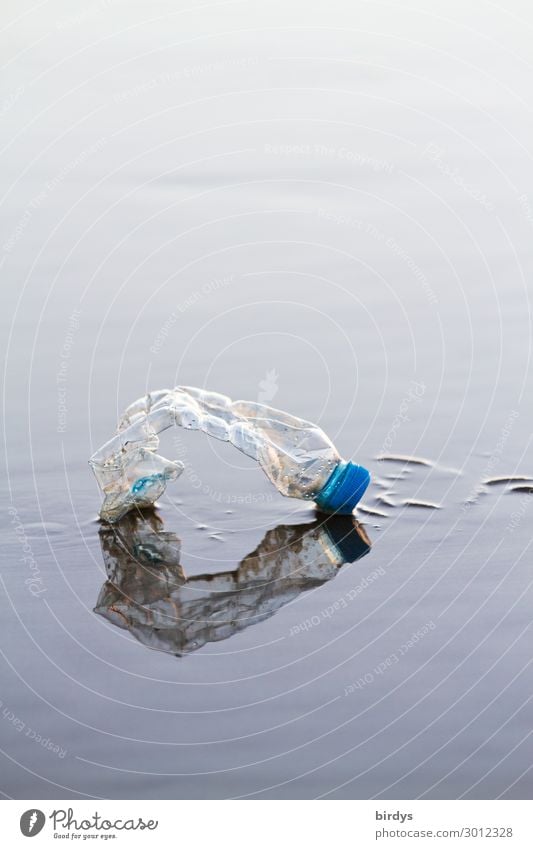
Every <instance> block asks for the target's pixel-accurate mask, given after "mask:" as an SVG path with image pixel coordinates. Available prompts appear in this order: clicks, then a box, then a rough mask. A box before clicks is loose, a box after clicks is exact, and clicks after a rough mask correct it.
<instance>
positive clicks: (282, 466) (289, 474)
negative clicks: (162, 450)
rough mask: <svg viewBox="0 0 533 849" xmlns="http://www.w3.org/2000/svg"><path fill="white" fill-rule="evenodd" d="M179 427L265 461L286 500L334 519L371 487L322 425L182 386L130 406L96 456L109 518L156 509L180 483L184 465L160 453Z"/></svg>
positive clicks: (350, 508)
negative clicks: (163, 436) (163, 439)
mask: <svg viewBox="0 0 533 849" xmlns="http://www.w3.org/2000/svg"><path fill="white" fill-rule="evenodd" d="M173 425H176V426H178V427H183V428H186V429H188V430H201V431H203V432H204V433H206V434H208V435H209V436H213V437H215V439H221V440H223V441H224V442H231V444H232V445H234V446H235V447H236V448H238V449H239V451H242V452H243V454H246V455H247V456H248V457H252V458H253V459H254V460H257V462H258V463H259V465H260V466H261V468H262V469H263V471H264V473H265V474H266V476H267V477H268V478H269V480H270V481H271V482H272V483H273V484H274V486H275V487H276V489H277V490H278V492H280V493H281V494H282V495H287V496H289V497H291V498H305V499H307V500H313V501H315V502H316V504H317V506H318V507H319V508H320V510H322V511H324V512H326V513H341V514H349V513H351V512H352V511H353V509H354V507H355V505H356V504H357V502H358V501H359V500H360V498H361V496H362V495H363V493H364V491H365V490H366V488H367V486H368V484H369V482H370V474H369V472H368V471H367V470H366V469H364V468H363V467H362V466H358V465H357V464H356V463H352V462H345V461H344V460H342V459H341V457H340V455H339V454H338V452H337V450H336V448H335V446H334V445H333V443H332V442H331V440H330V439H328V437H327V436H326V434H325V433H324V431H323V430H321V428H319V427H318V426H317V425H315V424H312V423H311V422H308V421H305V420H304V419H299V418H297V417H296V416H291V415H289V414H288V413H284V412H282V411H281V410H275V409H274V408H273V407H267V406H265V405H264V404H259V403H255V402H253V401H232V400H231V399H230V398H228V397H227V396H226V395H220V394H219V393H218V392H207V391H206V390H204V389H195V388H194V387H191V386H178V387H176V389H162V390H159V391H158V392H151V393H149V394H148V395H145V396H144V397H143V398H139V399H138V400H137V401H135V402H134V403H133V404H130V406H129V407H128V408H127V410H126V411H125V413H124V415H123V416H122V418H121V420H120V422H119V425H118V432H117V435H116V436H115V437H113V439H111V440H110V441H109V442H106V443H105V445H103V446H102V447H101V448H100V449H99V450H98V451H97V452H96V453H95V454H93V456H92V457H91V459H90V461H89V462H90V465H91V467H92V469H93V471H94V473H95V475H96V479H97V480H98V483H99V485H100V487H101V489H102V491H103V493H104V496H105V498H104V502H103V504H102V508H101V511H100V516H101V518H102V519H105V520H107V521H110V522H116V521H118V520H119V519H120V518H121V517H122V516H124V515H125V514H126V513H127V512H128V511H129V510H131V509H132V508H134V507H147V506H149V505H151V504H153V503H154V502H155V501H156V499H157V498H159V497H160V495H161V494H162V493H163V492H164V490H165V488H166V485H167V482H168V481H169V480H174V479H176V478H177V477H179V475H180V474H181V473H182V471H183V469H184V466H183V463H181V462H179V461H175V462H174V461H171V460H166V459H165V458H164V457H161V456H160V455H159V454H157V453H156V451H157V448H158V446H159V437H158V434H159V433H161V432H162V431H164V430H167V428H169V427H172V426H173Z"/></svg>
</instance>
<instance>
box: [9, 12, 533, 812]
mask: <svg viewBox="0 0 533 849" xmlns="http://www.w3.org/2000/svg"><path fill="white" fill-rule="evenodd" d="M7 5H8V8H7V10H6V14H5V21H4V24H3V26H2V36H1V39H2V47H3V50H2V53H3V57H4V63H5V69H4V72H3V75H2V82H1V84H0V95H1V96H0V116H1V121H2V125H3V134H2V139H3V141H2V152H1V159H0V162H1V169H2V202H1V203H2V205H1V212H2V244H1V246H0V247H1V261H2V279H3V289H4V304H5V305H4V308H3V310H2V314H1V316H0V322H1V328H2V340H3V345H4V348H3V350H4V352H5V369H6V372H5V387H4V405H5V407H4V418H5V462H6V470H5V474H4V475H3V484H4V489H5V494H6V498H5V502H4V503H5V507H4V509H3V511H2V523H3V556H2V571H1V587H0V590H1V594H2V615H1V617H0V649H1V658H0V663H1V669H2V678H1V680H2V689H1V693H0V699H1V702H2V704H1V706H0V746H1V752H2V754H1V757H2V765H1V776H2V778H1V786H0V789H1V791H2V793H3V794H4V795H5V796H7V797H14V798H41V799H43V798H50V799H53V798H65V797H72V798H92V797H95V798H99V797H103V798H197V797H200V798H202V797H203V798H226V797H249V798H313V797H327V798H371V797H376V798H379V797H381V798H384V799H386V798H390V799H393V798H398V799H410V798H417V797H423V798H457V797H462V798H469V799H473V798H496V797H500V796H501V797H504V798H528V797H531V793H532V773H531V771H530V768H531V736H530V735H531V698H532V694H533V690H532V673H531V635H530V633H529V628H530V624H531V601H532V590H531V553H530V539H531V530H530V528H531V516H532V514H533V513H532V505H533V500H532V497H531V492H530V491H529V490H530V488H531V485H532V482H531V477H529V476H532V475H533V457H532V452H531V444H530V438H531V393H532V375H531V359H530V355H531V305H530V300H529V299H530V292H531V273H532V253H531V235H532V227H533V212H532V209H533V185H532V179H533V168H532V159H531V130H532V121H531V113H532V97H531V91H532V85H531V83H532V73H531V63H530V59H531V56H530V44H531V30H532V24H533V22H532V20H531V11H530V9H529V8H528V6H527V4H526V3H522V2H518V0H515V2H512V3H511V4H506V9H505V10H504V9H501V8H498V7H497V6H496V5H493V4H480V3H477V2H470V3H466V4H465V3H464V2H461V3H459V2H452V3H449V2H446V3H443V2H438V3H436V4H431V8H429V9H428V8H427V7H426V6H424V5H423V4H419V5H420V8H419V9H417V8H416V7H413V6H412V5H410V4H403V3H401V4H398V3H386V2H379V3H378V2H375V3H374V2H372V3H369V2H356V3H349V4H348V3H346V4H344V3H339V2H335V0H333V2H330V3H327V4H311V8H308V5H307V4H304V3H301V2H290V3H286V2H284V3H278V2H273V3H268V4H264V3H259V2H256V0H253V2H222V3H216V4H212V5H209V4H208V5H198V7H197V8H193V9H192V10H191V9H189V8H188V5H189V6H190V5H193V4H185V3H183V4H182V3H179V4H175V3H170V2H164V0H158V2H156V3H153V4H150V7H149V8H148V6H147V5H146V4H141V3H139V2H133V3H131V2H129V3H128V4H124V3H121V2H118V0H117V2H107V3H103V2H102V3H96V4H93V6H90V7H87V6H85V4H81V3H78V2H76V3H72V2H68V3H67V2H66V0H64V1H63V0H54V2H52V3H49V4H45V5H42V6H40V7H36V8H34V9H33V8H31V6H30V4H29V3H23V4H22V6H21V4H20V3H17V4H15V3H11V2H10V3H8V4H7ZM179 384H186V385H193V386H205V387H207V388H210V389H214V390H217V391H220V392H224V393H226V394H228V395H230V396H231V397H233V398H244V399H251V400H261V401H264V402H266V403H269V404H271V405H273V406H276V407H279V408H281V409H286V410H289V411H290V412H292V413H295V414H298V415H301V416H302V417H304V418H307V419H311V420H314V421H317V422H319V423H320V425H321V426H322V427H323V428H324V430H326V432H327V433H328V434H329V435H330V436H331V437H332V439H333V440H334V441H335V443H336V445H337V447H338V448H339V451H340V452H341V454H342V455H343V456H345V457H347V458H349V457H353V458H354V459H356V460H357V461H358V462H360V463H362V464H364V465H366V466H367V467H368V468H369V469H370V470H371V472H372V475H373V484H372V486H371V488H370V489H369V491H368V493H367V495H366V497H365V499H364V503H363V508H364V510H362V511H360V512H359V513H358V515H357V519H358V521H359V522H360V523H362V526H363V527H359V528H358V529H355V530H354V529H352V530H350V529H349V528H348V530H347V531H346V534H348V533H349V535H351V538H352V543H353V544H354V546H355V548H356V549H357V551H356V552H355V554H356V555H357V556H359V555H364V556H361V557H360V559H357V560H355V562H352V563H348V562H347V563H346V564H345V565H343V566H340V565H335V566H332V565H331V563H329V564H328V562H327V560H326V559H325V555H324V551H327V545H326V546H324V540H325V539H326V538H325V537H324V533H325V530H324V528H323V526H322V523H321V521H320V520H318V521H317V519H316V517H315V515H314V513H313V510H312V509H311V508H310V506H309V505H307V504H305V503H301V502H298V501H293V500H288V499H284V498H282V497H281V496H278V494H277V493H276V492H274V491H273V490H272V487H271V486H270V484H269V483H268V481H267V479H266V478H265V477H264V476H263V475H262V473H261V472H260V470H258V469H257V467H256V466H255V465H254V464H253V463H252V462H251V461H249V460H248V459H247V458H246V457H244V456H242V455H240V454H238V453H237V452H236V451H235V449H233V448H232V447H231V446H228V445H226V444H222V443H216V442H214V441H212V440H211V441H210V440H208V438H207V437H204V436H203V435H201V434H193V433H184V434H183V433H182V434H180V433H178V432H177V431H176V432H175V433H171V434H169V435H165V438H164V439H163V440H162V448H163V449H164V450H163V451H162V453H163V454H165V456H167V457H177V456H180V457H181V458H182V459H184V460H185V462H186V464H187V472H186V473H185V474H184V475H183V476H182V478H181V479H180V480H179V481H178V482H176V483H175V484H172V485H170V486H169V488H168V490H167V493H166V494H165V497H164V498H163V499H162V500H161V503H160V505H159V509H158V513H157V515H151V516H147V517H144V519H143V522H142V523H141V524H140V527H139V526H134V525H132V524H130V525H128V524H127V523H126V526H125V527H124V528H122V529H121V531H120V533H122V537H120V538H119V537H117V536H115V535H113V534H112V535H111V536H110V532H109V529H105V528H101V527H100V525H99V523H98V521H97V513H98V508H99V503H100V497H99V492H98V489H97V486H96V482H95V480H94V478H93V477H92V474H91V472H90V470H89V467H88V465H87V459H88V457H89V456H90V454H91V453H92V452H93V451H94V450H95V449H96V448H97V447H98V446H99V445H100V444H101V443H102V442H104V441H105V440H106V439H108V438H109V437H110V436H111V435H112V433H113V430H114V427H115V423H116V420H117V417H118V415H119V413H120V412H121V410H122V409H123V408H124V407H125V406H126V405H127V404H128V403H130V402H131V401H133V400H134V399H135V398H137V397H138V396H140V395H142V394H143V393H144V392H146V391H147V390H149V389H157V388H163V387H169V386H174V385H179ZM391 455H401V456H406V457H408V458H418V459H422V460H424V461H426V462H425V463H412V462H405V461H404V460H401V459H400V460H394V459H384V460H379V459H378V458H380V457H383V456H385V457H389V458H390V457H391ZM528 477H529V481H528ZM495 478H511V480H506V481H499V482H498V481H496V482H492V483H490V484H487V483H486V481H487V480H491V481H493V479H495ZM515 478H518V479H515ZM520 478H524V480H520ZM484 482H485V483H484ZM117 533H118V532H117ZM346 534H345V533H344V532H343V534H342V535H341V536H346ZM354 534H355V537H356V539H355V541H354V539H353V535H354ZM365 539H366V540H367V541H368V540H369V541H371V544H372V545H371V548H370V549H369V550H368V544H367V543H366V542H365ZM121 540H122V541H121ZM326 542H327V540H326ZM355 554H354V556H355ZM139 564H140V565H139ZM158 570H160V571H161V575H159V574H158ZM181 570H184V571H185V573H186V576H187V581H186V582H185V583H184V579H183V578H182V577H180V575H181ZM210 576H214V577H210ZM109 581H110V582H111V583H106V582H109ZM235 587H237V588H238V589H239V591H241V590H242V592H238V593H235V592H234V589H235ZM176 597H179V599H180V604H181V603H182V602H183V605H185V606H182V607H181V608H180V609H181V610H188V611H189V612H190V621H189V620H188V621H189V626H190V627H185V624H184V622H183V621H180V622H175V623H174V624H175V627H174V628H169V627H168V625H169V622H170V623H171V622H172V616H173V615H174V614H172V613H171V614H169V610H171V611H172V610H174V612H175V611H176V610H177V609H178V608H176V607H175V606H174V608H172V605H173V604H174V605H175V603H176ZM186 605H188V607H187V606H186ZM95 607H97V608H98V612H95ZM198 617H200V620H202V617H205V618H206V619H208V620H209V622H210V625H209V627H207V626H206V627H203V626H202V628H199V627H198V626H197V624H198ZM217 617H219V618H220V619H221V625H220V627H219V625H218V624H217V622H218V620H217ZM174 618H175V616H174ZM215 620H216V621H215ZM161 622H162V623H163V625H162V624H161ZM215 637H217V638H220V637H225V639H216V640H215V639H214V638H215ZM183 650H185V653H184V654H183V656H179V655H180V653H181V652H183Z"/></svg>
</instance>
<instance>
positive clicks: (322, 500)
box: [315, 461, 370, 513]
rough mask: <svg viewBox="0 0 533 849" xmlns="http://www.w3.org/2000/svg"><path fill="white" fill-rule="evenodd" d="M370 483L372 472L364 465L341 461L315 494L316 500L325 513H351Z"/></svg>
mask: <svg viewBox="0 0 533 849" xmlns="http://www.w3.org/2000/svg"><path fill="white" fill-rule="evenodd" d="M369 483H370V472H368V471H367V470H366V469H365V468H363V466H358V465H357V464H356V463H352V462H348V463H343V462H342V461H341V462H340V463H339V465H338V466H337V468H336V469H334V470H333V472H332V473H331V475H330V476H329V478H328V479H327V481H326V483H325V484H324V486H323V487H322V489H321V490H320V492H319V493H318V494H317V495H316V496H315V501H316V503H317V505H318V507H319V508H320V509H321V510H323V511H324V512H325V513H351V512H352V511H353V509H354V507H355V505H356V504H357V502H358V501H359V500H360V499H361V498H362V496H363V493H364V492H365V490H366V488H367V486H368V484H369Z"/></svg>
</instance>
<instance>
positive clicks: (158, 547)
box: [95, 511, 371, 656]
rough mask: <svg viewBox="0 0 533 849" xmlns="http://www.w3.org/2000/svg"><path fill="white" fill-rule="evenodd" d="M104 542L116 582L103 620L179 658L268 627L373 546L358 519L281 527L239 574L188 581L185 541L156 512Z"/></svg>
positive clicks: (119, 527) (107, 592)
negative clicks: (290, 604) (266, 624)
mask: <svg viewBox="0 0 533 849" xmlns="http://www.w3.org/2000/svg"><path fill="white" fill-rule="evenodd" d="M99 535H100V544H101V546H102V554H103V557H104V564H105V569H106V574H107V578H108V580H107V581H106V583H105V584H104V585H103V587H102V589H101V590H100V594H99V597H98V601H97V603H96V607H95V612H96V613H99V614H100V615H102V616H105V617H106V619H108V620H109V621H110V622H112V623H113V624H115V625H118V626H119V627H120V628H125V629H126V630H128V631H130V632H131V633H132V634H133V635H134V636H135V637H136V638H137V639H138V640H139V641H140V642H141V643H143V644H144V645H146V646H148V647H149V648H151V649H156V650H158V651H165V652H169V653H172V654H175V655H179V656H181V655H183V654H187V653H189V652H191V651H194V650H195V649H198V648H200V647H201V646H203V645H204V644H205V643H209V642H214V641H216V640H224V639H227V638H228V637H231V636H232V635H233V634H236V633H237V632H238V631H242V630H243V629H244V628H248V627H249V626H250V625H255V624H256V623H258V622H261V621H262V620H264V619H268V618H269V617H270V616H272V615H273V614H274V613H275V612H276V611H277V610H279V609H280V608H281V607H283V605H285V604H287V603H288V602H290V601H292V600H293V599H294V598H296V596H298V595H299V594H300V593H302V592H304V591H306V590H310V589H312V588H314V587H318V586H320V585H321V584H323V583H325V582H326V581H329V580H331V579H332V578H334V577H335V575H336V574H337V572H338V570H339V568H340V567H341V566H343V565H344V564H345V563H353V562H354V561H355V560H359V558H361V557H363V556H364V555H365V554H367V553H368V551H369V550H370V545H371V543H370V540H369V539H368V537H367V536H366V533H365V530H364V528H363V526H362V525H360V524H359V523H358V522H357V521H356V520H355V519H354V517H353V516H332V517H330V518H328V519H326V520H324V519H323V518H322V519H317V520H315V521H313V522H309V523H307V524H301V525H279V526H278V527H277V528H272V529H271V530H269V531H267V533H266V534H265V537H264V539H263V540H262V542H261V543H260V544H259V546H258V547H257V548H256V549H255V551H253V552H251V554H248V555H247V556H246V557H245V558H244V559H243V560H242V561H241V563H240V565H239V566H238V568H237V569H234V570H232V571H225V572H219V573H216V574H204V575H195V576H194V577H190V578H187V577H186V575H185V573H184V571H183V569H182V566H181V564H180V559H181V557H180V555H181V541H180V539H179V537H178V536H177V535H176V534H174V533H171V532H168V531H165V530H164V529H163V523H162V521H161V519H160V518H159V517H158V516H157V514H156V513H155V512H154V511H149V512H148V511H146V512H144V513H137V514H130V515H128V516H126V517H125V518H124V519H122V521H120V522H118V523H117V524H114V525H112V526H111V525H103V526H102V527H101V529H100V532H99Z"/></svg>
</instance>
